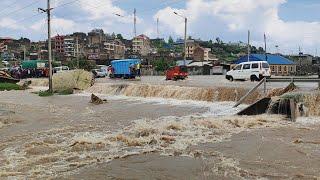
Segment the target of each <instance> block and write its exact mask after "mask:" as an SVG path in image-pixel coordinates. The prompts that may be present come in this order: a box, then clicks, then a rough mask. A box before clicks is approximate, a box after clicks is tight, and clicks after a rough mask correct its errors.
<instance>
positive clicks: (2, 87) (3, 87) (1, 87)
mask: <svg viewBox="0 0 320 180" xmlns="http://www.w3.org/2000/svg"><path fill="white" fill-rule="evenodd" d="M11 90H22V88H21V86H19V85H17V84H14V83H0V91H11Z"/></svg>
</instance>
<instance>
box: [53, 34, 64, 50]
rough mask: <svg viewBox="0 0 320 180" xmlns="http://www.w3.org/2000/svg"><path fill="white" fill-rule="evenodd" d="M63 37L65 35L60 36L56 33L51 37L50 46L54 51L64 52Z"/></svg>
mask: <svg viewBox="0 0 320 180" xmlns="http://www.w3.org/2000/svg"><path fill="white" fill-rule="evenodd" d="M64 38H65V36H60V35H57V36H55V37H53V38H52V42H53V43H52V45H53V46H52V47H53V49H54V51H55V52H56V53H64V52H65V49H64Z"/></svg>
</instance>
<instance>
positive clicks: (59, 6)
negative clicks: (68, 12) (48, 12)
mask: <svg viewBox="0 0 320 180" xmlns="http://www.w3.org/2000/svg"><path fill="white" fill-rule="evenodd" d="M76 1H79V0H74V1H71V2H67V3H65V4H61V5H59V6H56V7H53V8H52V9H57V8H60V7H63V6H66V5H69V4H72V3H74V2H76ZM42 13H44V12H38V13H37V14H34V15H32V16H30V17H27V18H24V19H21V20H19V21H16V22H14V23H12V24H9V25H7V26H4V27H2V28H8V27H10V26H12V25H15V24H17V23H20V22H23V21H26V20H28V19H32V18H34V17H36V16H38V15H40V14H42Z"/></svg>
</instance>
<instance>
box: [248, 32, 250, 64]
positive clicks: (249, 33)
mask: <svg viewBox="0 0 320 180" xmlns="http://www.w3.org/2000/svg"><path fill="white" fill-rule="evenodd" d="M249 61H250V30H248V62H249Z"/></svg>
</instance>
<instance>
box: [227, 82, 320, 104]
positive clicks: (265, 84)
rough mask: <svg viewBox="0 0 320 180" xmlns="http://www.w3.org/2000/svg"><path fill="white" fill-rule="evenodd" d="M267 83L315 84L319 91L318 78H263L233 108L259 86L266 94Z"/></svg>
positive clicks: (319, 83)
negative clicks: (262, 86)
mask: <svg viewBox="0 0 320 180" xmlns="http://www.w3.org/2000/svg"><path fill="white" fill-rule="evenodd" d="M267 82H291V83H294V82H302V83H310V82H316V83H318V88H319V89H320V77H319V78H305V77H283V78H268V79H266V78H264V79H262V80H261V81H260V82H259V84H257V85H256V86H255V87H253V88H252V89H251V90H250V91H249V92H248V93H247V94H246V95H244V96H243V97H242V98H241V99H240V100H239V101H238V102H237V103H236V104H235V105H234V106H233V107H237V106H239V105H240V104H241V103H242V102H243V101H244V100H246V99H247V98H248V96H249V95H250V94H251V93H252V92H253V91H255V90H256V89H258V87H259V86H261V85H262V84H263V85H264V88H263V89H264V94H266V91H267V90H266V89H267Z"/></svg>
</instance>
